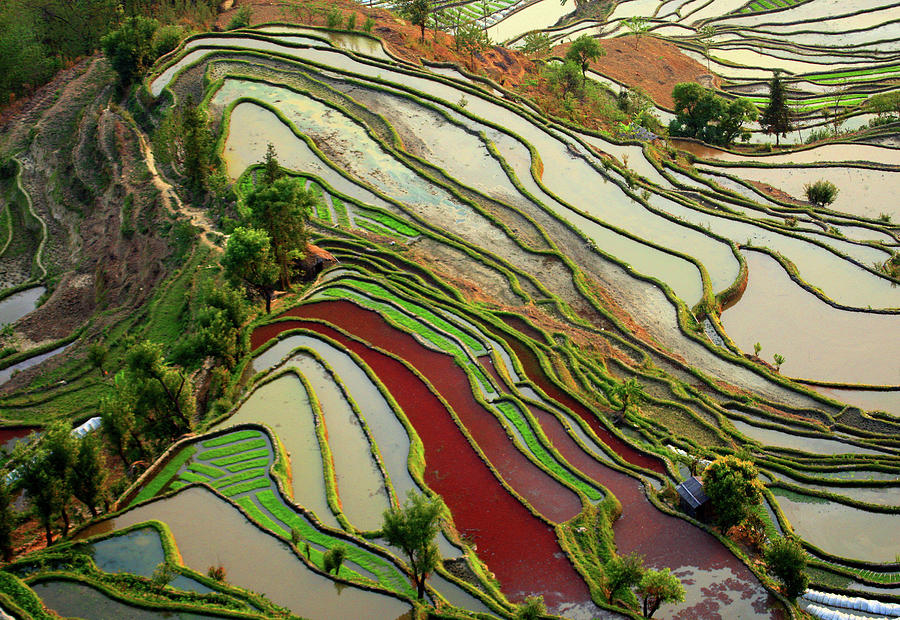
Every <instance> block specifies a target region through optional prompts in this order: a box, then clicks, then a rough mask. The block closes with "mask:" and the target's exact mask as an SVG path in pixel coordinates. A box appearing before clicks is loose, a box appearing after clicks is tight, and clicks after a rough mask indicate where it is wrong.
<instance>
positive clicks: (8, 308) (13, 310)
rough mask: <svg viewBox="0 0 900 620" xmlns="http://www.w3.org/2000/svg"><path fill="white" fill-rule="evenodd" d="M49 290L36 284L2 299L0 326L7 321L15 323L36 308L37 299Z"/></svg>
mask: <svg viewBox="0 0 900 620" xmlns="http://www.w3.org/2000/svg"><path fill="white" fill-rule="evenodd" d="M45 292H47V289H46V288H44V287H43V286H35V287H32V288H29V289H25V290H24V291H19V292H18V293H13V294H12V295H10V296H9V297H7V298H5V299H3V300H2V301H0V326H2V325H4V324H6V323H15V322H16V321H18V320H19V319H21V318H22V317H23V316H25V315H26V314H28V313H29V312H31V311H32V310H34V308H35V304H37V300H38V299H40V297H41V295H43V294H44V293H45Z"/></svg>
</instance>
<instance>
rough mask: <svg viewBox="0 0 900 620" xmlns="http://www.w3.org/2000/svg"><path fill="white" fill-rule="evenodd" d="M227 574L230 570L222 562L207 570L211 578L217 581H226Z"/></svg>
mask: <svg viewBox="0 0 900 620" xmlns="http://www.w3.org/2000/svg"><path fill="white" fill-rule="evenodd" d="M226 574H228V571H227V570H225V567H224V566H222V565H221V564H220V565H219V566H210V567H209V568H208V569H207V570H206V575H207V576H208V577H209V578H210V579H215V580H216V581H225V575H226Z"/></svg>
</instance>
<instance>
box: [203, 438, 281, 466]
mask: <svg viewBox="0 0 900 620" xmlns="http://www.w3.org/2000/svg"><path fill="white" fill-rule="evenodd" d="M258 434H259V433H257V435H258ZM265 445H266V440H265V439H262V438H259V439H253V440H251V441H245V442H242V443H234V444H230V445H227V446H222V447H221V448H215V449H213V450H207V451H206V452H203V453H201V454H199V455H198V458H200V459H203V460H204V461H212V460H213V459H217V458H219V457H222V456H231V455H232V454H239V453H241V452H247V451H249V450H253V449H255V448H262V447H264V446H265Z"/></svg>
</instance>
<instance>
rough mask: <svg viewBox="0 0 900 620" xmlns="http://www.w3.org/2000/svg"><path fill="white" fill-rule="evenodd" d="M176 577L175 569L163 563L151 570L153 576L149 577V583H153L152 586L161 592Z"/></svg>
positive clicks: (167, 563)
mask: <svg viewBox="0 0 900 620" xmlns="http://www.w3.org/2000/svg"><path fill="white" fill-rule="evenodd" d="M177 576H178V571H176V570H175V567H174V566H172V564H170V563H169V562H166V561H164V562H160V563H159V564H157V565H156V568H155V569H153V575H152V576H151V577H150V581H152V582H153V585H155V586H156V587H157V588H159V589H160V590H162V589H163V588H165V587H166V586H167V585H169V584H170V583H171V582H172V580H173V579H175V577H177Z"/></svg>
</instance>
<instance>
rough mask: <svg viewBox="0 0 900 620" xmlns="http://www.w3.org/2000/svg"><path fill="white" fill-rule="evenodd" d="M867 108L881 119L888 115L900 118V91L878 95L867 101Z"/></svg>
mask: <svg viewBox="0 0 900 620" xmlns="http://www.w3.org/2000/svg"><path fill="white" fill-rule="evenodd" d="M864 105H865V107H866V109H868V110H871V111H872V112H874V113H875V114H877V115H878V116H879V117H882V118H883V117H886V116H888V115H896V116H900V90H893V91H891V92H889V93H878V94H877V95H872V96H871V97H869V98H868V99H866V102H865V104H864Z"/></svg>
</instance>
